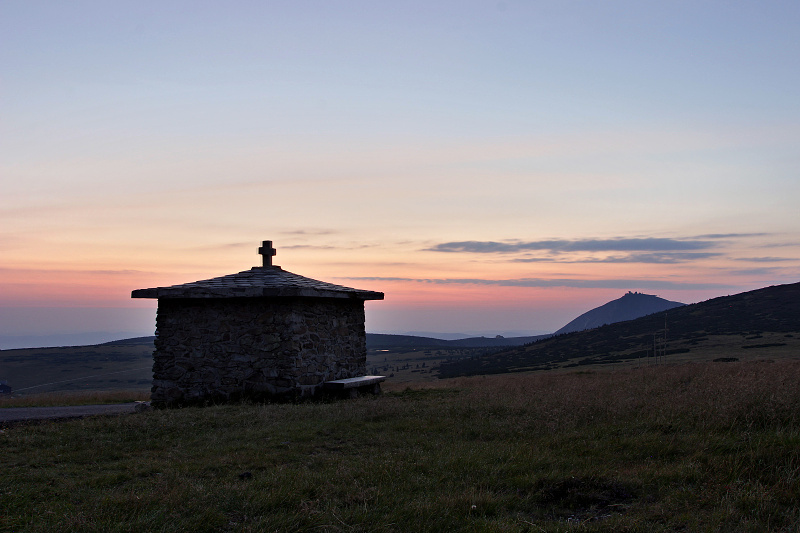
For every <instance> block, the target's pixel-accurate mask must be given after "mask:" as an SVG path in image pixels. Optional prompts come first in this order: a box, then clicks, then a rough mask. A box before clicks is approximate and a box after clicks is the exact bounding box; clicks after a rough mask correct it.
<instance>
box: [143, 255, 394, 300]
mask: <svg viewBox="0 0 800 533" xmlns="http://www.w3.org/2000/svg"><path fill="white" fill-rule="evenodd" d="M259 253H261V254H262V255H263V256H264V266H261V267H253V268H251V269H250V270H245V271H242V272H239V273H237V274H229V275H227V276H221V277H218V278H211V279H206V280H202V281H195V282H192V283H183V284H181V285H171V286H169V287H153V288H150V289H137V290H135V291H133V292H132V293H131V298H274V297H287V296H292V297H306V298H351V299H357V300H383V293H382V292H375V291H366V290H361V289H353V288H351V287H344V286H342V285H334V284H333V283H327V282H324V281H318V280H315V279H311V278H307V277H305V276H300V275H299V274H294V273H292V272H288V271H286V270H283V269H282V268H281V267H279V266H276V265H272V256H273V255H275V250H274V249H273V248H272V241H264V245H263V246H262V247H261V248H259Z"/></svg>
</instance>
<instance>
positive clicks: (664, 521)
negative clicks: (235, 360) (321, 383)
mask: <svg viewBox="0 0 800 533" xmlns="http://www.w3.org/2000/svg"><path fill="white" fill-rule="evenodd" d="M799 378H800V361H797V360H777V361H775V362H763V361H762V362H736V363H687V364H681V365H664V366H658V367H643V368H638V369H636V368H631V367H628V368H623V369H610V368H600V369H598V370H591V371H586V370H585V369H584V370H581V371H560V372H539V373H534V374H528V375H522V374H517V375H497V376H489V377H474V378H460V379H455V380H440V381H435V382H427V383H418V384H415V385H412V386H411V387H408V388H399V389H398V390H388V391H387V393H386V394H384V395H383V396H380V397H374V398H373V397H368V398H360V399H357V400H348V401H339V402H332V403H305V404H268V405H249V404H241V405H225V406H212V407H207V408H187V409H177V410H164V411H150V412H145V413H138V414H133V415H127V416H120V417H109V418H91V419H83V420H76V421H69V422H61V423H47V424H39V425H32V426H17V427H13V428H9V429H6V430H4V432H3V433H2V434H0V451H1V453H0V530H3V531H47V532H51V531H52V532H58V531H137V532H141V531H317V532H319V531H331V532H333V531H531V532H540V531H545V532H555V531H642V532H650V531H726V532H728V531H730V532H756V531H758V532H761V531H786V532H789V531H798V530H800V503H798V502H800V386H798V382H800V379H799ZM403 387H405V386H403ZM391 388H392V386H391V384H389V385H387V389H391Z"/></svg>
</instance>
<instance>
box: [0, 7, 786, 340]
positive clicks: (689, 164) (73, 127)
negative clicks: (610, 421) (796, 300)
mask: <svg viewBox="0 0 800 533" xmlns="http://www.w3.org/2000/svg"><path fill="white" fill-rule="evenodd" d="M0 76H2V78H0V82H1V83H0V186H1V189H0V220H1V221H2V223H1V224H0V338H2V337H15V336H16V337H19V336H26V335H27V336H31V335H39V336H44V335H52V334H61V333H77V334H80V333H89V332H104V334H106V335H111V336H112V337H113V336H115V335H117V336H119V335H130V336H133V335H149V334H152V333H153V330H154V316H155V306H156V302H155V301H151V300H132V299H131V298H130V293H131V290H133V289H139V288H145V287H155V286H163V285H171V284H176V283H184V282H190V281H195V280H199V279H206V278H210V277H215V276H220V275H225V274H230V273H234V272H238V271H241V270H246V269H248V268H250V267H252V266H256V265H258V264H260V257H259V256H258V255H257V252H256V250H257V248H258V246H259V245H260V242H261V241H262V240H266V239H271V240H273V241H274V245H275V247H276V248H277V250H278V255H277V256H276V258H275V263H276V264H278V265H281V266H282V267H283V268H284V269H286V270H289V271H291V272H295V273H298V274H302V275H304V276H308V277H312V278H315V279H320V280H324V281H330V282H333V283H338V284H341V285H348V286H352V287H357V288H362V289H371V290H378V291H383V292H385V293H386V299H385V301H376V302H367V330H368V331H371V332H387V333H388V332H407V331H434V332H436V331H438V332H464V333H486V334H491V333H503V332H518V333H520V334H521V333H522V332H529V333H537V332H551V331H554V330H556V329H558V328H559V327H561V326H563V325H564V324H566V323H567V322H568V321H569V320H571V319H573V318H575V317H576V316H578V315H579V314H581V313H583V312H585V311H587V310H588V309H590V308H593V307H596V306H598V305H601V304H603V303H605V302H607V301H609V300H612V299H615V298H618V297H620V296H622V295H623V294H624V293H625V292H626V291H628V290H633V291H641V292H646V293H649V294H657V295H659V296H661V297H663V298H667V299H669V300H676V301H681V302H686V303H692V302H697V301H701V300H705V299H708V298H712V297H716V296H724V295H727V294H734V293H738V292H742V291H746V290H751V289H755V288H759V287H763V286H767V285H775V284H782V283H792V282H797V281H800V207H798V206H799V204H800V171H799V170H798V169H800V3H798V2H797V1H794V0H793V1H769V0H766V1H765V0H761V1H735V0H733V1H731V0H726V1H719V2H717V1H702V0H701V1H697V0H695V1H680V0H676V1H658V2H655V1H642V0H635V1H614V0H609V1H602V2H601V1H596V0H593V1H568V0H561V1H555V0H553V1H526V2H518V1H512V0H508V1H505V0H504V1H500V2H497V1H486V2H472V1H457V2H456V1H448V2H431V1H424V2H416V1H414V2H366V1H365V2H350V1H342V2H338V1H302V0H301V1H292V2H289V1H286V2H272V1H239V2H207V1H169V0H166V1H164V0H160V1H139V2H106V1H95V2H87V1H80V0H78V1H70V2H63V1H58V2H50V1H36V0H25V1H11V0H0ZM87 338H88V337H87ZM6 347H10V345H9V344H6V345H3V344H2V343H0V348H6Z"/></svg>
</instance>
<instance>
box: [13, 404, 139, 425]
mask: <svg viewBox="0 0 800 533" xmlns="http://www.w3.org/2000/svg"><path fill="white" fill-rule="evenodd" d="M137 405H138V403H137V402H132V403H117V404H111V405H71V406H67V407H3V408H0V426H2V425H8V424H9V423H16V422H25V421H29V420H59V419H64V418H82V417H84V416H94V415H116V414H125V413H133V412H135V410H136V406H137Z"/></svg>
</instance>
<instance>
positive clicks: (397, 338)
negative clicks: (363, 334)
mask: <svg viewBox="0 0 800 533" xmlns="http://www.w3.org/2000/svg"><path fill="white" fill-rule="evenodd" d="M546 337H549V335H533V336H530V337H502V336H499V335H498V336H497V337H468V338H466V339H455V340H444V339H434V338H432V337H417V336H415V335H389V334H385V333H367V349H368V350H379V349H397V348H417V349H431V348H496V347H502V346H522V345H523V344H528V343H530V342H534V341H537V340H539V339H543V338H546Z"/></svg>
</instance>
